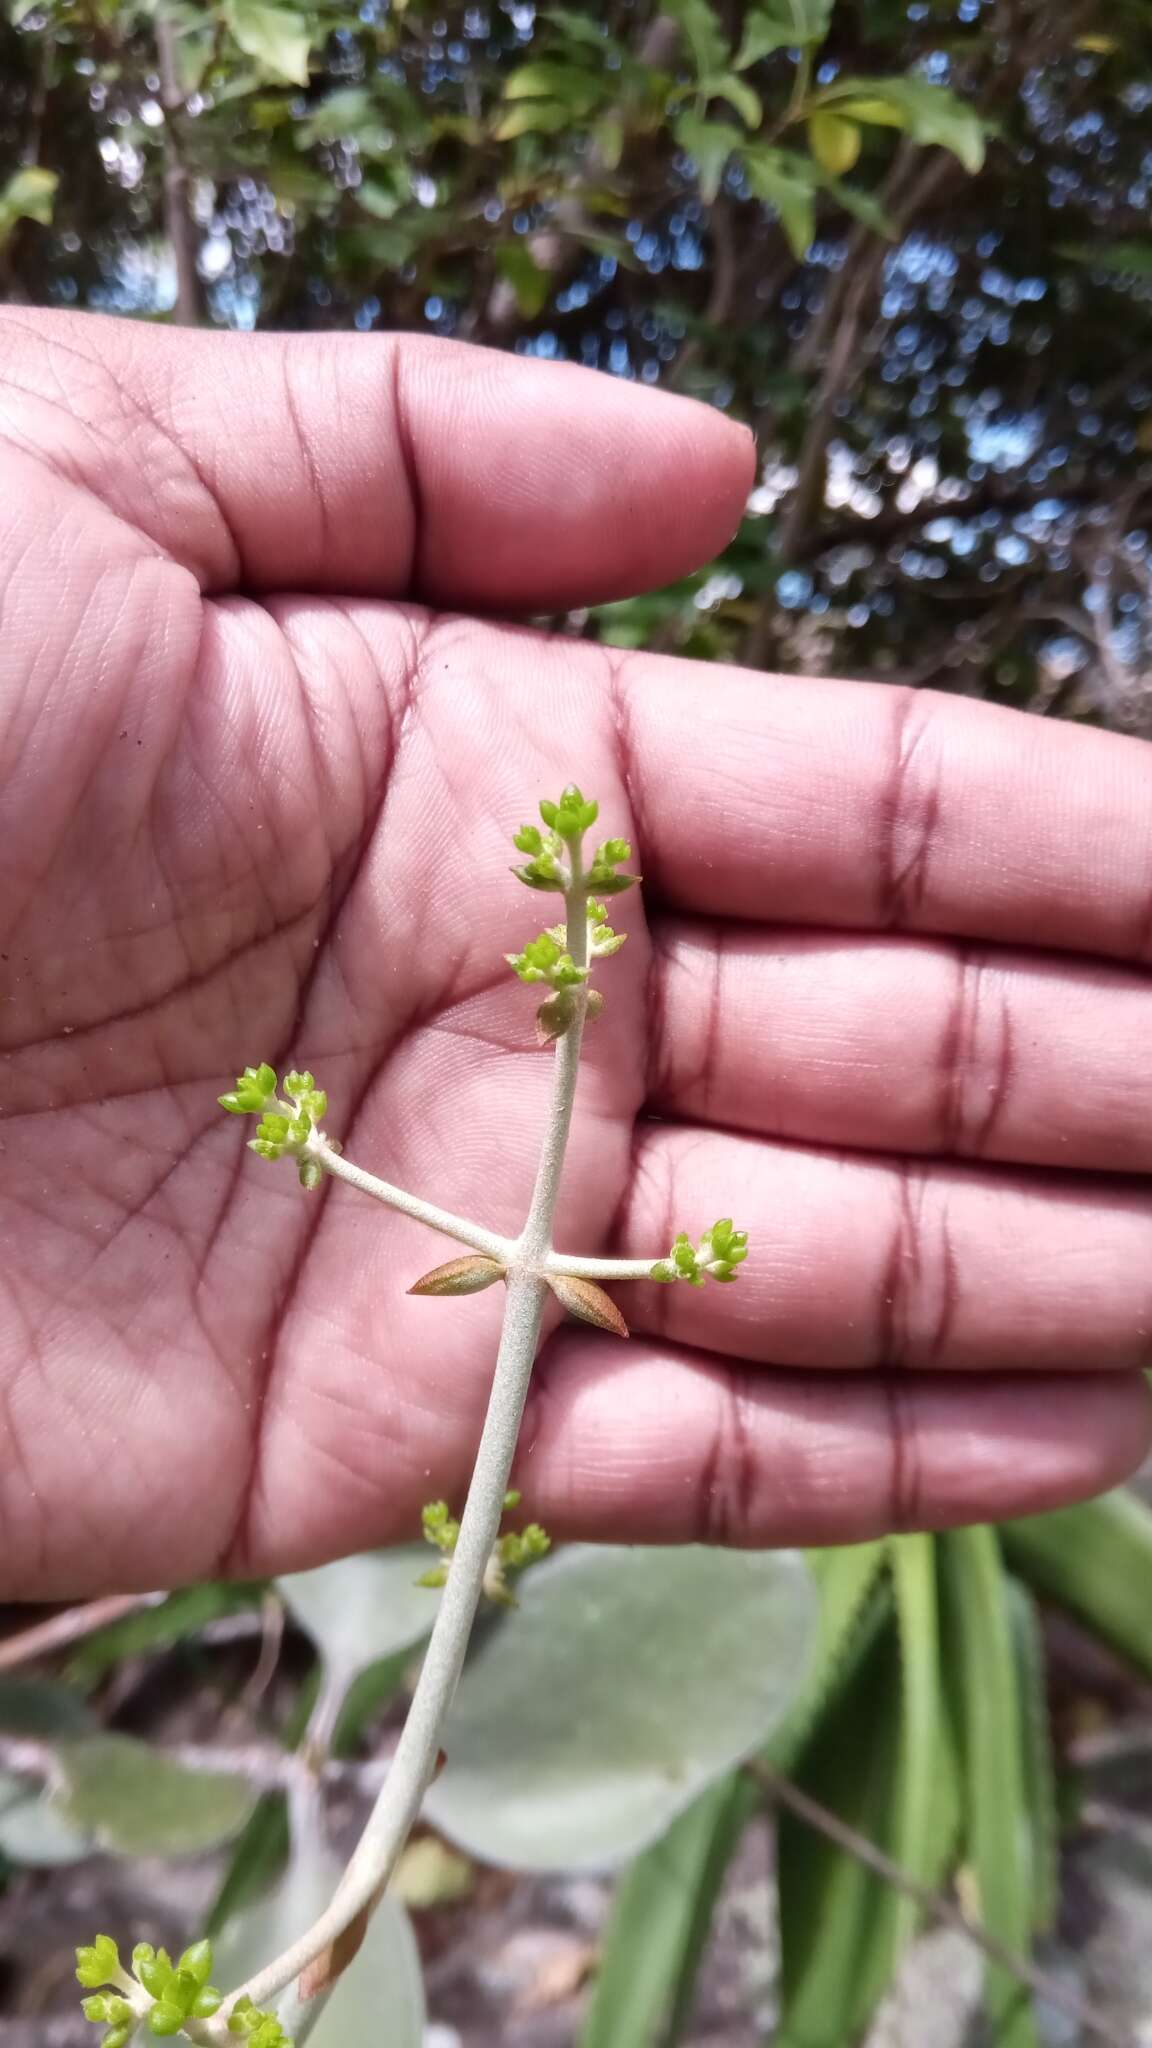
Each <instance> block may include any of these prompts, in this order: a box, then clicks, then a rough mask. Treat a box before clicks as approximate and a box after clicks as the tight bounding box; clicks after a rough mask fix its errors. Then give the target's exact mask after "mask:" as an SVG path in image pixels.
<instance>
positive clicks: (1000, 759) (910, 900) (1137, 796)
mask: <svg viewBox="0 0 1152 2048" xmlns="http://www.w3.org/2000/svg"><path fill="white" fill-rule="evenodd" d="M616 684H617V709H618V713H619V722H620V724H621V728H622V733H623V743H624V751H625V754H626V758H627V762H628V763H629V764H630V765H631V769H632V773H631V795H632V799H633V805H634V810H635V812H636V826H637V833H638V836H639V839H640V845H641V849H642V852H643V866H644V871H645V879H646V882H647V883H648V884H649V886H650V887H651V888H653V889H654V890H655V891H656V893H657V894H658V895H661V896H663V897H664V898H665V899H667V900H668V901H670V902H673V903H675V904H676V905H677V906H679V907H680V908H683V909H687V910H693V911H699V912H705V913H709V914H713V915H718V916H721V917H727V918H742V919H754V920H757V921H759V920H762V919H770V920H772V921H774V922H786V923H798V924H818V925H832V926H842V927H849V928H853V929H857V930H861V929H863V930H881V931H891V930H907V931H919V932H938V933H944V934H951V935H954V936H960V937H968V938H975V939H990V940H993V941H998V942H1003V943H1011V944H1013V945H1026V946H1042V947H1053V948H1057V949H1061V950H1072V951H1077V952H1090V953H1100V954H1108V955H1112V956H1114V957H1116V958H1118V959H1122V960H1130V961H1138V962H1141V963H1143V962H1146V961H1148V960H1149V958H1150V957H1152V750H1150V749H1149V748H1148V746H1147V745H1146V744H1145V743H1144V742H1143V741H1141V740H1135V739H1126V738H1123V737H1120V736H1118V735H1117V734H1114V733H1105V732H1098V731H1095V730H1089V729H1088V728H1086V727H1083V726H1069V725H1059V724H1055V723H1052V724H1050V723H1048V722H1047V721H1046V720H1044V719H1041V718H1038V717H1036V716H1035V715H1030V714H1028V713H1024V712H1018V711H1006V710H1002V709H1000V708H999V707H998V706H994V705H988V704H981V703H976V702H973V701H972V700H970V699H966V698H959V697H947V696H942V695H940V694H938V693H936V692H934V691H928V690H919V691H912V690H907V689H899V688H893V687H891V686H887V685H884V684H869V683H851V682H829V681H825V680H815V679H806V680H798V679H796V678H794V677H784V676H769V675H750V674H748V673H746V672H744V671H741V670H737V669H724V668H718V667H715V666H708V667H705V666H704V665H702V664H690V663H683V662H674V661H668V660H661V659H658V658H656V657H652V656H648V655H633V656H630V657H628V658H626V659H625V660H624V661H623V662H622V663H621V664H620V665H619V667H618V670H617V678H616ZM702 763H704V764H705V765H702Z"/></svg>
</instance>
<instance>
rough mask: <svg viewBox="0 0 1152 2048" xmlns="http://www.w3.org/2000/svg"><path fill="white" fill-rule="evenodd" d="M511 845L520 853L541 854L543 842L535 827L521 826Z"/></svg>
mask: <svg viewBox="0 0 1152 2048" xmlns="http://www.w3.org/2000/svg"><path fill="white" fill-rule="evenodd" d="M512 844H513V846H515V847H516V848H517V850H518V851H519V852H520V853H543V851H544V841H543V839H542V837H541V835H540V833H539V831H538V830H537V828H536V826H535V825H521V827H520V830H519V831H518V832H517V834H516V837H515V838H514V839H513V841H512Z"/></svg>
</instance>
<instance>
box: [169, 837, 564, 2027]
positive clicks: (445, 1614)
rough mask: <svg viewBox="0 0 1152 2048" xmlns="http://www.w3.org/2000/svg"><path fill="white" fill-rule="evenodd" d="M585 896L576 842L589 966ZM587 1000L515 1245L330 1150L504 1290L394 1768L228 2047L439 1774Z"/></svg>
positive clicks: (339, 1927)
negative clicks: (326, 1890) (443, 1574)
mask: <svg viewBox="0 0 1152 2048" xmlns="http://www.w3.org/2000/svg"><path fill="white" fill-rule="evenodd" d="M587 894H588V892H587V888H586V886H585V883H584V877H583V870H582V867H581V864H580V853H579V848H578V847H573V849H572V880H571V885H570V887H569V890H568V892H567V897H566V908H567V913H568V930H567V949H568V952H569V953H570V954H571V957H572V959H573V961H574V962H575V964H576V965H577V966H578V967H583V966H586V965H587V960H588V915H587ZM586 1007H587V995H586V992H585V989H584V988H583V987H580V988H579V989H578V990H577V1002H576V1014H575V1016H574V1017H573V1020H572V1023H571V1024H570V1026H569V1027H568V1030H567V1031H566V1032H565V1033H564V1034H563V1036H562V1037H561V1038H560V1039H559V1040H558V1042H557V1046H556V1058H555V1066H554V1069H553V1085H552V1101H551V1106H550V1109H549V1113H548V1125H547V1129H546V1131H545V1134H544V1143H543V1146H542V1147H541V1153H540V1164H539V1167H538V1168H537V1173H536V1184H535V1187H534V1188H533V1191H532V1200H531V1204H530V1206H529V1210H528V1215H527V1218H526V1220H525V1224H524V1229H523V1232H522V1233H521V1236H520V1239H519V1241H518V1243H517V1244H516V1245H515V1246H511V1247H510V1246H509V1245H508V1244H507V1242H506V1240H504V1239H502V1238H500V1239H495V1238H493V1237H492V1235H491V1233H488V1232H482V1231H480V1230H479V1229H478V1228H477V1227H476V1226H474V1225H472V1224H469V1223H466V1222H465V1221H464V1220H463V1219H462V1218H459V1217H454V1216H453V1217H449V1216H448V1215H447V1212H445V1211H443V1210H433V1209H431V1207H430V1205H429V1204H427V1203H420V1204H419V1205H417V1204H416V1203H414V1202H413V1200H412V1198H410V1197H405V1196H403V1195H402V1191H401V1190H400V1189H394V1188H391V1187H389V1186H388V1184H387V1183H384V1182H376V1183H375V1185H372V1184H371V1183H372V1178H373V1177H372V1176H371V1175H369V1174H363V1173H362V1172H361V1171H360V1169H359V1168H352V1167H350V1165H349V1162H348V1161H346V1160H343V1159H340V1158H338V1157H335V1156H332V1155H325V1156H324V1165H325V1166H326V1168H327V1170H328V1171H329V1172H330V1173H333V1174H335V1175H336V1177H337V1178H338V1179H342V1180H347V1181H350V1182H351V1183H352V1184H353V1185H354V1186H358V1187H363V1188H364V1189H365V1191H366V1192H367V1193H369V1194H377V1195H379V1197H380V1199H382V1200H385V1201H388V1202H390V1203H391V1204H392V1205H393V1206H394V1207H396V1208H401V1209H404V1210H405V1211H406V1213H407V1214H409V1215H417V1216H419V1217H420V1219H421V1220H422V1221H424V1222H429V1223H433V1224H434V1225H435V1227H436V1228H437V1229H448V1230H449V1231H450V1233H451V1235H452V1236H454V1237H457V1238H459V1239H461V1240H462V1242H463V1243H465V1244H471V1245H474V1246H475V1248H476V1249H477V1250H478V1251H492V1252H493V1255H494V1256H497V1257H500V1256H501V1255H503V1256H504V1258H505V1259H506V1260H507V1263H508V1268H509V1270H508V1297H507V1303H506V1306H505V1310H504V1324H503V1328H502V1330H501V1334H500V1349H499V1352H498V1354H497V1359H496V1368H495V1372H494V1373H493V1377H492V1390H491V1393H490V1395H489V1400H488V1411H487V1414H486V1416H485V1418H484V1428H483V1432H482V1434H481V1438H480V1446H479V1449H478V1451H477V1454H476V1463H475V1466H474V1468H473V1472H472V1479H471V1483H470V1485H469V1488H468V1499H467V1503H466V1505H465V1508H464V1513H463V1515H462V1517H461V1521H460V1535H459V1537H458V1539H457V1543H456V1549H455V1552H454V1554H453V1557H452V1563H451V1568H450V1570H449V1573H448V1579H447V1584H446V1585H445V1588H444V1592H443V1594H442V1596H441V1600H440V1606H439V1610H438V1612H437V1615H436V1622H435V1626H434V1628H433V1630H432V1635H431V1639H430V1641H429V1644H428V1649H427V1652H426V1654H425V1657H424V1663H423V1666H422V1668H421V1672H420V1677H419V1679H418V1681H417V1685H416V1690H415V1692H414V1694H413V1696H412V1704H411V1706H410V1707H409V1709H408V1718H407V1720H406V1721H405V1723H404V1729H403V1733H402V1734H401V1737H400V1741H399V1743H398V1745H397V1748H396V1754H395V1756H394V1757H393V1760H392V1765H391V1769H390V1770H389V1772H388V1776H387V1778H386V1780H385V1782H384V1786H383V1789H382V1791H381V1793H380V1796H379V1798H378V1800H377V1802H376V1805H375V1807H374V1809H373V1811H372V1813H371V1815H370V1816H369V1819H368V1822H367V1825H366V1827H365V1829H364V1832H363V1834H362V1835H361V1837H360V1841H359V1843H358V1844H357V1846H356V1849H355V1851H354V1852H353V1856H352V1860H351V1862H350V1863H349V1865H348V1868H347V1870H346V1871H345V1873H344V1876H343V1878H342V1879H341V1882H340V1884H339V1886H338V1888H337V1891H336V1896H335V1898H334V1899H333V1901H332V1903H331V1905H330V1906H329V1907H328V1909H327V1911H326V1912H325V1913H323V1914H322V1915H321V1917H320V1919H319V1920H317V1921H316V1923H315V1925H314V1926H313V1927H311V1928H310V1929H309V1931H308V1933H307V1934H305V1935H303V1936H301V1938H300V1940H299V1941H297V1942H295V1943H293V1945H292V1947H291V1948H290V1949H288V1950H286V1951H285V1953H284V1954H283V1955H282V1956H279V1957H278V1958H277V1959H276V1961H275V1962H272V1963H270V1964H268V1966H267V1968H265V1969H263V1970H261V1971H260V1972H259V1973H258V1975H256V1976H255V1977H253V1978H252V1979H251V1980H250V1981H249V1982H248V1983H247V1984H245V1985H243V1986H241V1989H240V1990H239V1991H237V1992H234V1993H233V1994H232V1996H231V1997H230V1998H229V1999H228V2000H227V2001H226V2002H225V2005H224V2006H223V2008H222V2010H221V2013H220V2014H219V2015H218V2016H217V2020H215V2021H213V2022H211V2023H210V2024H211V2025H212V2028H213V2037H212V2038H213V2039H214V2040H218V2041H219V2042H220V2043H221V2044H223V2043H224V2042H225V2041H227V2040H228V2039H229V2038H230V2037H229V2036H228V2034H227V2016H228V2013H229V2011H230V2009H231V2007H232V2006H233V2004H234V2003H235V2000H236V1999H237V1998H239V1997H240V1996H242V1995H243V1994H244V1993H247V1995H248V1997H249V1998H251V2000H252V2002H253V2004H254V2005H257V2006H267V2005H268V2004H269V2003H270V2002H271V2001H272V2000H274V1999H275V1998H277V1997H278V1996H279V1994H280V1993H281V1992H282V1991H283V1990H284V1989H285V1987H286V1986H287V1985H289V1984H291V1983H293V1981H294V1980H295V1979H296V1978H298V1977H299V1976H300V1974H301V1972H302V1971H303V1970H305V1969H306V1968H307V1966H308V1964H309V1963H311V1962H314V1961H315V1959H316V1958H317V1957H318V1956H320V1955H322V1954H323V1953H324V1951H325V1949H327V1948H328V1947H329V1946H330V1945H331V1943H332V1942H334V1941H335V1940H336V1939H337V1937H338V1936H339V1935H340V1934H342V1933H343V1932H344V1930H345V1928H346V1927H348V1926H349V1925H350V1924H351V1923H352V1922H353V1921H354V1920H355V1919H356V1918H357V1916H358V1915H359V1914H360V1913H362V1912H365V1911H366V1910H369V1909H370V1908H371V1907H372V1906H373V1905H374V1904H375V1902H376V1901H377V1900H378V1899H379V1897H380V1894H381V1892H382V1890H383V1888H384V1886H385V1885H386V1884H387V1882H388V1879H389V1877H390V1876H391V1873H392V1870H393V1868H394V1867H395V1864H396V1860H397V1858H398V1856H399V1854H400V1851H401V1850H402V1848H403V1847H404V1844H405V1842H406V1841H407V1839H408V1835H409V1833H410V1831H411V1829H412V1825H413V1823H414V1821H415V1820H416V1818H417V1815H418V1814H419V1812H420V1807H421V1804H422V1802H423V1798H424V1794H425V1792H426V1791H427V1789H428V1786H429V1784H430V1783H431V1781H432V1779H433V1777H434V1776H435V1774H436V1768H437V1764H438V1762H439V1758H440V1747H441V1738H442V1735H443V1731H444V1723H445V1721H446V1719H447V1716H448V1711H449V1708H450V1707H451V1705H452V1700H453V1696H454V1694H455V1691H456V1686H457V1683H458V1681H459V1677H460V1672H461V1670H462V1668H463V1664H464V1658H465V1654H466V1652H467V1649H468V1641H469V1637H470V1636H471V1633H472V1624H473V1621H474V1620H475V1616H476V1609H477V1606H478V1604H479V1601H480V1596H481V1592H482V1590H483V1585H484V1574H485V1572H486V1570H487V1568H488V1562H489V1559H490V1557H491V1555H492V1548H493V1545H494V1543H495V1542H496V1538H497V1536H498V1534H499V1530H500V1520H501V1516H502V1514H503V1508H504V1495H505V1493H506V1491H507V1488H508V1477H509V1474H510V1472H511V1469H512V1460H513V1458H514V1456H515V1453H516V1441H517V1438H518V1436H519V1433H520V1421H521V1417H522V1416H523V1413H524V1403H525V1400H526V1399H527V1395H528V1386H529V1382H530V1380H531V1377H532V1368H533V1365H534V1364H535V1360H536V1347H537V1344H538V1343H539V1339H540V1323H541V1318H542V1316H543V1312H544V1303H545V1300H546V1299H547V1296H548V1283H547V1281H546V1280H545V1279H544V1277H543V1272H544V1269H545V1267H546V1265H547V1262H548V1259H549V1257H550V1255H551V1248H552V1222H553V1217H554V1215H555V1210H556V1199H557V1196H558V1194H559V1192H560V1176H561V1173H562V1171H563V1166H564V1153H565V1149H566V1147H567V1143H568V1133H569V1129H570V1127H571V1123H572V1109H573V1104H574V1102H575V1098H576V1077H577V1071H578V1068H579V1064H580V1044H581V1040H582V1038H583V1035H584V1019H585V1011H586ZM496 1247H499V1249H498V1250H497V1249H496ZM509 1254H510V1256H509Z"/></svg>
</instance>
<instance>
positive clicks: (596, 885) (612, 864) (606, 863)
mask: <svg viewBox="0 0 1152 2048" xmlns="http://www.w3.org/2000/svg"><path fill="white" fill-rule="evenodd" d="M631 858H632V848H631V847H630V846H629V844H628V841H627V840H626V839H606V840H605V841H604V843H603V845H602V846H598V847H597V848H596V851H595V853H594V854H593V856H592V865H591V867H590V868H589V870H588V884H589V887H590V888H593V889H599V891H600V893H601V895H602V896H619V895H621V894H622V893H623V891H624V890H625V889H631V888H633V887H634V886H635V884H636V883H637V882H638V881H639V880H640V877H639V875H618V874H617V872H616V870H617V868H618V867H619V866H620V864H621V862H622V861H626V860H631Z"/></svg>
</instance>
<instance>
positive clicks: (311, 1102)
mask: <svg viewBox="0 0 1152 2048" xmlns="http://www.w3.org/2000/svg"><path fill="white" fill-rule="evenodd" d="M279 1085H280V1084H279V1083H278V1081H277V1079H276V1071H275V1068H273V1067H270V1066H268V1065H267V1064H264V1065H262V1066H259V1067H245V1069H244V1072H243V1073H242V1074H241V1075H240V1076H239V1077H238V1079H237V1081H236V1085H235V1087H234V1088H230V1089H229V1090H228V1093H227V1094H226V1095H221V1096H219V1097H218V1100H219V1103H220V1107H221V1109H227V1110H230V1111H231V1113H232V1115H233V1116H258V1117H259V1119H260V1122H259V1123H258V1124H257V1126H256V1136H255V1137H254V1138H250V1139H249V1140H248V1149H249V1151H250V1152H255V1153H258V1155H259V1157H260V1158H261V1159H283V1158H284V1156H285V1154H287V1156H288V1158H290V1159H295V1160H296V1162H297V1165H298V1168H299V1172H300V1185H301V1186H302V1187H305V1188H316V1187H319V1185H320V1182H321V1180H322V1179H323V1177H324V1169H323V1167H322V1166H321V1164H320V1161H319V1160H318V1159H315V1158H313V1157H311V1156H309V1152H308V1147H309V1144H310V1141H311V1140H312V1138H313V1135H314V1134H318V1135H319V1136H320V1137H323V1136H324V1134H323V1132H322V1131H321V1129H320V1125H321V1122H322V1119H323V1118H324V1117H325V1115H326V1114H327V1111H328V1097H327V1095H326V1094H325V1092H324V1090H323V1088H318V1087H317V1086H316V1082H315V1080H314V1078H313V1076H312V1075H311V1074H309V1073H303V1074H297V1073H291V1074H285V1076H284V1095H283V1098H281V1096H280V1095H279V1093H278V1092H277V1091H278V1088H279ZM325 1143H326V1144H331V1140H330V1139H325Z"/></svg>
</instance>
